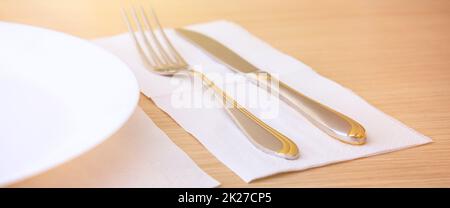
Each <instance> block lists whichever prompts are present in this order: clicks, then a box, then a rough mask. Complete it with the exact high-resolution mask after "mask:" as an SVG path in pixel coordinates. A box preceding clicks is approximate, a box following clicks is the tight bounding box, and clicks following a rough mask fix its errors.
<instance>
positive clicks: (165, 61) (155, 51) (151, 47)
mask: <svg viewBox="0 0 450 208" xmlns="http://www.w3.org/2000/svg"><path fill="white" fill-rule="evenodd" d="M149 11H150V14H151V15H150V17H151V19H152V20H153V22H154V23H155V25H156V29H157V31H158V32H159V36H158V34H157V33H155V31H154V30H153V27H152V24H151V22H150V18H149V16H148V15H147V12H146V10H145V9H144V7H142V6H140V7H139V9H136V8H135V7H132V8H131V18H129V15H128V13H127V11H126V10H125V9H122V14H123V17H124V20H125V22H126V24H127V26H128V30H129V31H130V35H131V36H132V38H133V40H134V42H135V44H136V48H137V49H138V50H139V53H140V54H141V56H143V57H142V58H143V60H144V61H145V63H146V64H148V65H149V66H150V67H152V68H153V69H154V70H158V69H159V68H165V69H167V68H168V67H174V68H178V67H182V66H185V65H186V62H185V61H184V59H183V58H182V57H181V56H180V55H179V54H178V52H177V51H176V50H175V48H174V47H173V45H172V43H171V42H170V41H169V39H168V38H167V35H166V33H165V31H164V30H163V28H162V26H161V23H160V22H159V19H158V17H157V16H156V14H155V12H154V10H153V8H151V7H150V9H149ZM133 21H134V25H135V27H133ZM134 28H136V30H137V31H135V29H134ZM136 33H137V34H136ZM161 40H162V41H161ZM162 43H163V44H164V45H163V44H162Z"/></svg>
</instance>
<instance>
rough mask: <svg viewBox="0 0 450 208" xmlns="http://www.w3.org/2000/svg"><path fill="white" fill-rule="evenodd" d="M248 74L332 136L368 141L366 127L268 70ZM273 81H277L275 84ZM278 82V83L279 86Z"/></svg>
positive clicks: (346, 140) (348, 142)
mask: <svg viewBox="0 0 450 208" xmlns="http://www.w3.org/2000/svg"><path fill="white" fill-rule="evenodd" d="M247 75H248V76H247V77H249V78H250V79H251V80H253V81H255V82H257V84H260V85H261V84H263V85H265V87H266V89H270V90H272V91H276V92H278V94H279V95H280V98H281V100H283V101H284V102H285V103H287V104H288V105H289V106H291V107H292V108H294V109H295V110H297V111H298V112H300V113H301V114H303V115H304V116H305V117H306V118H307V119H308V120H309V121H311V122H312V123H313V124H315V125H316V126H317V127H318V128H319V129H321V130H322V131H324V132H325V133H327V134H328V135H330V136H331V137H333V138H336V139H338V140H339V141H341V142H344V143H347V144H352V145H362V144H364V143H365V142H366V135H365V130H364V127H363V126H362V125H361V124H359V123H358V122H356V121H355V120H353V119H351V118H349V117H348V116H346V115H344V114H342V113H339V112H337V111H335V110H333V109H331V108H330V107H328V106H325V105H323V104H321V103H319V102H317V101H315V100H313V99H311V98H309V97H307V96H305V95H303V94H301V93H300V92H298V91H296V90H294V89H292V88H291V87H289V86H288V85H287V84H285V83H284V82H281V81H279V80H277V79H276V78H275V77H273V76H271V75H270V74H269V73H267V72H258V73H249V74H247ZM273 83H275V86H274V85H273ZM276 83H278V88H277V87H276Z"/></svg>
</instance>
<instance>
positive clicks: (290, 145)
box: [190, 70, 299, 160]
mask: <svg viewBox="0 0 450 208" xmlns="http://www.w3.org/2000/svg"><path fill="white" fill-rule="evenodd" d="M190 71H191V73H192V74H193V75H194V76H196V77H198V78H201V80H202V83H203V84H204V85H205V86H206V87H209V88H212V89H213V90H214V92H215V93H216V95H218V96H220V97H219V98H220V100H221V101H222V102H223V104H224V106H225V109H226V111H227V112H228V114H229V115H230V116H231V118H232V119H233V121H234V122H235V123H236V124H237V126H238V127H239V128H240V129H241V130H242V131H243V132H244V133H245V134H246V136H247V138H248V139H249V140H250V141H251V142H252V144H254V145H255V146H256V147H257V148H258V149H260V150H262V151H263V152H266V153H269V154H272V155H276V156H279V157H282V158H285V159H290V160H292V159H297V158H298V157H299V151H298V148H297V145H296V144H295V143H294V142H293V141H291V140H290V139H289V138H288V137H286V136H285V135H283V134H282V133H280V132H278V131H277V130H276V129H274V128H272V127H270V126H269V125H267V124H266V123H264V122H263V121H262V120H260V119H259V118H257V117H256V116H255V115H253V114H252V113H251V112H249V111H248V110H247V109H245V108H244V107H243V106H241V105H240V104H239V103H238V102H237V101H236V100H234V99H233V98H232V97H230V96H229V95H228V94H227V93H226V92H224V91H223V90H222V89H220V88H219V87H217V85H216V84H214V82H213V81H211V80H210V79H208V78H207V77H206V76H205V75H204V74H203V73H201V72H198V71H194V70H190Z"/></svg>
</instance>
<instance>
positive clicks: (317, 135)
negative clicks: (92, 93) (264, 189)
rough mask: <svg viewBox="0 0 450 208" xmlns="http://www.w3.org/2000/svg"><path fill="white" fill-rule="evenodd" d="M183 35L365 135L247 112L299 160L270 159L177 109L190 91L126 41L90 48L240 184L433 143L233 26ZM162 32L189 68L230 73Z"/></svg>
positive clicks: (231, 131)
mask: <svg viewBox="0 0 450 208" xmlns="http://www.w3.org/2000/svg"><path fill="white" fill-rule="evenodd" d="M189 28H190V29H193V30H196V31H198V32H202V33H204V34H206V35H209V36H210V37H213V38H215V39H216V40H218V41H220V42H222V43H223V44H225V45H226V46H228V47H229V48H231V49H232V50H234V51H236V52H237V53H239V54H240V55H241V56H242V57H243V58H245V59H247V60H248V61H250V62H251V63H252V64H254V65H256V66H257V67H259V68H262V69H264V70H266V71H269V72H271V73H274V74H276V75H278V76H279V78H280V80H282V81H284V82H285V83H287V84H288V85H290V86H291V87H293V88H295V89H297V90H299V91H300V92H302V93H304V94H306V95H308V96H310V97H311V98H313V99H316V100H317V101H319V102H321V103H323V104H325V105H328V106H330V107H332V108H334V109H336V110H338V111H340V112H342V113H344V114H346V115H348V116H350V117H353V118H355V119H356V120H358V121H359V122H360V123H361V124H362V125H364V127H365V128H366V130H367V135H368V142H367V144H366V145H364V146H352V145H346V144H343V143H341V142H339V141H337V140H335V139H332V138H330V137H329V136H328V135H326V134H325V133H323V132H322V131H320V130H318V129H317V128H316V127H315V126H313V125H312V124H311V123H310V122H308V121H307V120H306V119H304V118H303V117H302V116H301V115H300V114H299V113H297V112H295V111H294V110H292V109H291V108H289V107H288V106H286V105H285V104H284V103H280V104H279V105H276V109H277V113H276V114H274V115H276V116H272V117H270V116H269V117H267V116H265V117H264V116H262V115H264V113H267V112H266V110H267V109H258V108H252V109H250V110H251V111H252V112H253V113H255V114H256V115H257V116H258V117H260V118H262V119H263V120H264V121H265V122H267V123H268V124H269V125H271V126H272V127H274V128H276V129H278V130H279V131H280V132H282V133H283V134H285V135H286V136H288V137H290V138H291V139H292V140H293V141H295V142H296V143H297V144H298V146H299V148H300V151H301V156H300V158H299V159H298V160H285V159H280V158H277V157H273V156H271V155H268V154H265V153H263V152H261V151H259V150H258V149H256V148H255V147H254V146H253V145H252V144H251V143H250V142H249V141H248V140H247V138H246V136H245V135H244V134H243V133H242V132H241V131H240V130H239V129H238V128H237V127H236V125H235V124H234V123H233V121H232V120H231V119H230V117H229V116H228V115H227V114H226V113H225V111H224V110H223V109H221V108H205V107H197V108H183V107H181V108H180V107H177V106H176V105H175V104H176V102H174V98H175V99H179V100H178V101H188V99H189V98H188V97H186V96H185V97H183V96H178V95H177V94H180V93H181V94H183V93H186V92H189V90H185V89H182V90H179V86H177V85H174V81H173V80H174V78H169V77H163V76H160V75H156V74H154V73H151V72H149V71H147V70H146V69H145V67H144V66H143V63H142V61H141V60H140V57H139V55H138V53H137V51H136V49H135V48H134V45H133V42H132V40H131V38H130V37H129V35H128V34H121V35H118V36H114V37H109V38H103V39H99V40H97V41H95V42H96V43H97V44H99V45H100V46H103V47H104V48H106V49H108V50H110V51H112V52H113V53H115V54H116V55H118V56H119V57H120V58H122V59H123V60H124V61H125V62H127V63H128V64H129V65H130V66H131V68H132V70H133V71H134V73H135V75H136V77H137V79H138V81H139V84H140V87H141V90H142V91H143V92H144V93H145V94H146V95H147V96H149V97H151V98H152V99H153V101H154V102H155V103H156V104H157V105H158V106H159V107H160V108H161V109H163V110H164V111H165V112H167V113H168V114H169V115H170V116H171V117H172V118H174V119H175V120H176V121H177V122H178V123H179V124H180V125H181V126H182V127H183V128H184V129H186V131H188V132H189V133H191V134H192V135H194V136H195V137H196V138H197V139H198V140H199V141H200V142H201V143H202V144H203V145H204V146H205V147H206V148H207V149H208V150H209V151H210V152H211V153H212V154H213V155H214V156H216V157H217V158H218V159H219V160H220V161H221V162H223V163H224V164H225V165H227V166H228V167H229V168H230V169H231V170H233V171H234V172H235V173H236V174H237V175H239V176H240V177H241V178H242V179H243V180H244V181H246V182H250V181H252V180H255V179H258V178H262V177H266V176H269V175H273V174H276V173H281V172H287V171H296V170H304V169H308V168H312V167H318V166H323V165H327V164H331V163H336V162H341V161H345V160H351V159H355V158H361V157H367V156H371V155H375V154H381V153H386V152H391V151H395V150H399V149H403V148H407V147H412V146H416V145H421V144H425V143H429V142H431V139H429V138H427V137H425V136H423V135H421V134H419V133H417V132H415V131H414V130H412V129H410V128H408V127H407V126H405V125H403V124H402V123H400V122H399V121H397V120H395V119H393V118H392V117H390V116H388V115H386V114H384V113H383V112H381V111H379V110H378V109H376V108H375V107H373V106H371V105H370V104H368V103H367V102H366V101H364V100H363V99H362V98H360V97H359V96H357V95H356V94H354V93H353V92H352V91H350V90H349V89H346V88H344V87H342V86H341V85H339V84H337V83H335V82H333V81H331V80H329V79H327V78H325V77H322V76H320V75H319V74H317V73H316V72H314V71H313V70H312V69H311V68H310V67H308V66H306V65H305V64H303V63H302V62H300V61H299V60H296V59H294V58H292V57H290V56H288V55H286V54H283V53H281V52H279V51H277V50H276V49H274V48H272V47H271V46H269V45H268V44H266V43H264V42H263V41H261V40H259V39H258V38H256V37H255V36H253V35H251V34H250V33H248V32H247V31H246V30H244V29H243V28H241V27H240V26H238V25H236V24H234V23H231V22H227V21H215V22H210V23H205V24H198V25H192V26H189ZM167 33H168V36H169V38H170V39H171V40H172V41H173V44H174V45H175V47H176V48H177V49H178V50H179V52H180V54H181V55H182V56H183V57H184V58H185V59H186V60H187V61H188V62H189V63H190V64H191V65H195V66H197V67H198V68H201V69H202V70H203V71H204V72H215V73H219V74H222V75H224V74H227V73H231V71H230V70H229V69H227V68H226V67H225V66H223V65H221V64H219V63H217V62H215V61H214V60H213V59H212V58H211V57H209V56H208V55H205V54H204V53H203V52H202V51H201V50H200V49H198V48H196V47H195V46H193V45H191V44H190V43H188V42H187V41H185V40H184V39H183V38H181V37H179V36H178V35H177V34H175V33H174V31H173V30H170V29H168V30H167ZM178 79H180V78H178ZM215 80H216V81H220V80H219V79H215ZM225 82H226V81H225ZM231 84H233V83H231ZM226 86H228V84H227V85H225V87H226ZM253 87H254V86H253ZM250 88H251V87H250ZM231 91H232V90H231ZM231 94H233V93H231ZM233 96H235V95H233ZM180 97H181V98H180ZM238 100H239V98H238ZM211 102H212V101H211ZM272 104H273V103H272ZM272 104H271V105H272Z"/></svg>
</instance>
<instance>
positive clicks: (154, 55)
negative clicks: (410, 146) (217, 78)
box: [122, 6, 299, 160]
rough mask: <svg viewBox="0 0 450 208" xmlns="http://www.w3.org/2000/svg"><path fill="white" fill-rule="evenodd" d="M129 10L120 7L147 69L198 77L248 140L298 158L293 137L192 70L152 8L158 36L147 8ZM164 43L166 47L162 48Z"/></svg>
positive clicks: (261, 146) (259, 147) (259, 146)
mask: <svg viewBox="0 0 450 208" xmlns="http://www.w3.org/2000/svg"><path fill="white" fill-rule="evenodd" d="M130 13H131V18H130V15H129V13H128V12H127V10H126V9H122V14H123V18H124V21H125V23H126V25H127V27H128V30H129V32H130V35H131V37H132V39H133V41H134V44H135V47H136V49H137V50H138V52H139V54H140V56H141V59H142V61H143V63H144V65H145V66H146V68H147V69H148V70H149V71H151V72H154V73H157V74H160V75H164V76H173V75H175V74H177V73H185V74H188V75H190V76H192V77H194V78H199V79H201V80H202V83H203V84H204V86H205V87H209V88H212V89H213V91H214V92H215V94H216V95H217V96H219V97H220V98H221V99H218V100H221V101H222V104H223V105H224V109H225V110H226V112H227V113H228V114H229V115H230V117H231V118H232V120H233V121H234V122H235V123H236V125H237V126H238V127H239V128H240V129H241V130H242V131H243V133H244V134H245V135H246V136H247V138H248V139H249V141H250V142H251V143H252V144H253V145H254V146H256V147H257V148H258V149H259V150H262V151H263V152H265V153H268V154H271V155H274V156H278V157H281V158H285V159H290V160H292V159H297V158H298V157H299V151H298V148H297V145H296V144H295V143H294V142H293V141H292V140H290V139H289V138H288V137H286V136H285V135H283V134H282V133H280V132H279V131H277V130H276V129H274V128H272V127H270V126H269V125H267V124H266V123H265V122H263V121H262V120H260V119H259V118H257V117H256V116H255V115H253V114H252V113H251V112H250V111H248V110H247V109H245V108H244V107H243V106H242V105H240V104H239V103H238V102H237V101H236V100H234V99H233V98H232V97H230V96H229V95H228V94H227V93H226V92H224V91H223V90H222V89H220V88H219V87H218V86H217V85H216V84H215V83H214V82H213V81H211V80H210V79H209V78H208V77H207V76H206V75H205V74H203V73H202V72H199V71H196V70H194V69H192V67H191V66H190V65H189V64H188V63H187V62H186V61H185V60H184V59H183V57H182V56H181V55H180V54H179V53H178V52H177V50H176V49H175V47H174V46H173V45H172V43H171V42H170V40H169V38H168V37H167V35H166V33H165V32H164V30H163V28H162V26H161V23H160V21H159V20H158V17H157V16H156V13H155V12H154V10H153V8H150V14H151V19H152V20H153V23H155V25H156V29H157V30H158V31H159V32H160V33H161V37H159V38H158V37H157V36H156V34H155V32H154V30H153V27H152V24H151V23H150V18H149V15H147V12H146V10H145V9H144V8H143V7H142V6H140V7H139V9H136V8H135V7H132V8H131V12H130ZM133 22H134V24H133ZM133 26H134V27H133ZM135 28H136V31H135ZM138 37H139V38H138ZM163 44H165V46H166V47H163Z"/></svg>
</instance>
